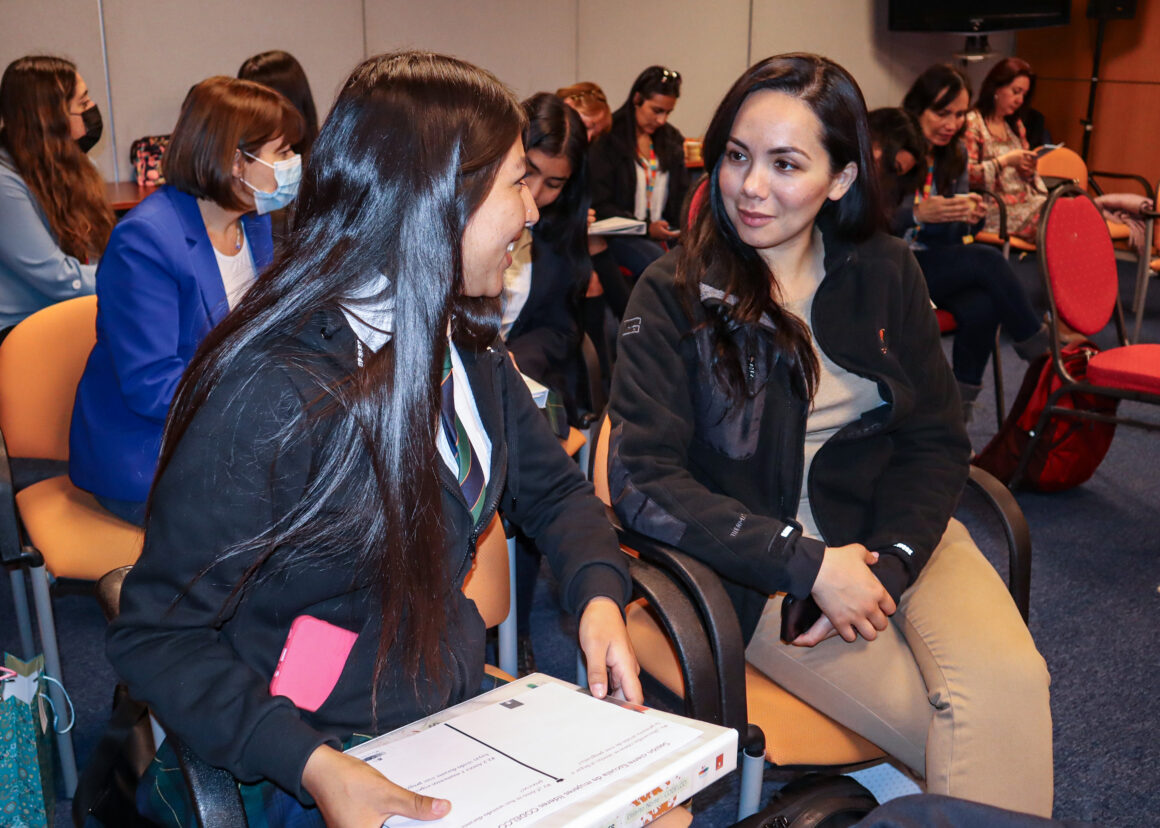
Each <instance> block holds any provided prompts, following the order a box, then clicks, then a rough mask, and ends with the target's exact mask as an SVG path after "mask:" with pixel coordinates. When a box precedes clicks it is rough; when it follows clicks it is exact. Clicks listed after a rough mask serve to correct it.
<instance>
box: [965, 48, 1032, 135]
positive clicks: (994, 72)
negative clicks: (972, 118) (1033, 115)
mask: <svg viewBox="0 0 1160 828" xmlns="http://www.w3.org/2000/svg"><path fill="white" fill-rule="evenodd" d="M1016 78H1027V94H1026V95H1024V96H1023V104H1022V106H1020V107H1019V108H1018V109H1017V110H1015V112H1013V113H1011V114H1010V115H1008V116H1007V118H1006V119H1005V120H1006V121H1007V123H1009V124H1010V125H1011V126H1012V127H1014V126H1015V122H1016V121H1018V120H1019V119H1020V118H1022V117H1023V112H1024V110H1026V109H1027V107H1028V106H1029V105H1030V103H1031V96H1032V95H1033V94H1035V73H1034V72H1032V71H1031V64H1030V63H1028V62H1027V61H1025V60H1023V59H1022V58H1017V57H1009V58H1003V60H1001V61H999V62H998V63H996V64H995V65H994V66H992V67H991V71H990V72H988V73H987V77H985V78H983V85H982V86H981V87H980V88H979V97H978V98H977V99H976V100H975V109H977V110H979V114H980V115H982V116H983V117H984V118H990V117H991V116H992V115H993V114H995V94H996V93H997V92H998V91H999V90H1000V89H1001V88H1003V87H1004V86H1007V85H1008V84H1010V83H1014V82H1015V79H1016Z"/></svg>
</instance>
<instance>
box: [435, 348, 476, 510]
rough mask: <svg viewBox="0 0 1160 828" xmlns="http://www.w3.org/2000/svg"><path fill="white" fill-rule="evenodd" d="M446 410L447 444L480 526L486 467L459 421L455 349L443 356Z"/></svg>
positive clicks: (468, 503)
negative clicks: (453, 374) (453, 365)
mask: <svg viewBox="0 0 1160 828" xmlns="http://www.w3.org/2000/svg"><path fill="white" fill-rule="evenodd" d="M441 389H442V392H443V410H442V411H441V412H440V418H439V419H440V420H441V421H442V423H443V433H444V434H445V435H446V436H447V442H448V443H450V444H451V451H452V453H453V454H454V455H455V460H456V462H457V463H458V464H459V474H458V475H457V476H458V478H459V488H460V489H462V490H463V497H464V498H465V499H466V500H467V505H468V508H470V509H471V519H472V521H474V522H476V523H478V522H479V515H480V513H482V512H483V468H482V467H481V466H480V465H479V459H478V458H477V457H476V456H475V452H474V451H472V450H471V441H470V440H469V439H467V430H466V429H464V427H463V423H462V422H460V420H459V414H457V413H456V411H455V382H454V380H453V379H452V378H451V346H450V345H448V347H447V352H446V353H445V354H444V355H443V382H442V384H441Z"/></svg>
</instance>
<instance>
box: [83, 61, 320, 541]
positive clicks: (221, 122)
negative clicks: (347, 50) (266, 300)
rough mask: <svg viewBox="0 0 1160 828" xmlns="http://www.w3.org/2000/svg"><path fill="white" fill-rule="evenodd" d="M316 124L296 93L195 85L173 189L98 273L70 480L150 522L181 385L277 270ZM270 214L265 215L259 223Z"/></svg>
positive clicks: (150, 205)
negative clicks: (305, 127)
mask: <svg viewBox="0 0 1160 828" xmlns="http://www.w3.org/2000/svg"><path fill="white" fill-rule="evenodd" d="M301 135H302V117H301V116H300V115H299V114H298V112H297V110H295V109H294V107H293V106H291V105H290V102H289V101H287V100H286V98H284V97H283V96H282V95H280V94H278V93H277V92H275V91H273V90H271V89H269V88H268V87H265V86H261V85H260V84H256V83H251V82H250V81H243V80H235V79H233V78H226V77H215V78H209V79H208V80H205V81H202V82H201V83H199V84H197V86H195V87H193V89H191V90H190V92H189V95H188V96H187V97H186V99H185V103H184V104H183V105H182V107H181V114H180V115H179V116H178V119H177V126H175V127H174V129H173V138H172V140H171V141H170V144H169V149H168V150H167V151H166V153H165V158H164V160H163V162H162V163H163V165H164V166H163V170H164V173H165V180H166V182H167V184H166V186H164V187H162V188H160V189H159V190H158V191H157V192H156V193H154V194H153V195H151V196H149V197H148V198H147V199H145V200H144V201H143V202H142V203H141V204H139V205H137V207H135V208H133V209H132V210H131V211H129V213H128V215H126V216H125V218H123V219H122V220H121V221H120V223H119V224H118V225H117V227H116V229H115V230H114V231H113V234H112V236H111V238H110V239H109V245H108V248H107V249H106V251H105V255H104V257H103V258H102V259H101V264H100V268H99V270H98V271H97V344H96V345H95V346H94V347H93V352H92V353H91V354H90V355H89V360H88V363H87V364H86V365H85V372H84V374H83V375H82V376H81V381H80V384H79V385H78V386H77V397H76V405H75V406H74V408H73V419H72V428H71V431H70V434H69V477H70V478H72V482H73V483H75V484H76V485H77V486H79V487H80V488H82V489H85V490H86V491H89V492H92V493H93V495H95V496H96V498H97V501H98V502H99V503H101V505H103V506H104V507H105V508H106V509H108V510H109V511H110V512H112V513H113V514H115V515H117V516H118V517H120V518H123V519H124V520H128V521H130V522H132V523H136V524H140V523H141V522H142V520H143V518H144V513H145V498H146V495H147V494H148V493H149V484H150V483H152V481H153V472H154V469H155V468H156V466H157V455H158V451H159V450H160V447H161V430H162V426H163V425H164V424H165V415H166V413H167V412H168V411H169V403H170V401H171V400H172V399H173V393H174V391H175V390H176V389H177V383H178V382H179V381H180V380H181V375H182V373H183V372H184V371H185V367H186V366H187V365H188V364H189V361H190V359H192V358H193V354H194V352H195V351H196V350H197V347H198V345H199V344H200V343H201V341H202V339H204V338H205V335H206V334H207V333H209V330H210V329H211V328H212V327H213V326H214V325H216V324H217V323H218V322H220V321H221V320H222V319H224V318H225V316H226V314H227V313H229V311H230V310H231V309H232V308H233V307H234V306H235V305H237V303H238V302H239V301H240V300H241V298H242V296H243V295H244V294H245V292H246V290H247V289H249V287H250V285H251V284H252V283H253V282H254V279H255V277H256V275H257V273H258V272H259V271H261V270H262V268H264V267H265V266H266V265H267V264H269V263H270V258H271V254H272V245H273V243H272V239H271V236H270V219H269V218H268V217H267V216H266V214H267V213H269V212H270V211H271V210H276V209H279V208H281V207H284V206H286V204H288V203H289V202H290V201H291V200H293V198H294V196H295V195H296V193H297V192H298V176H299V175H300V173H301V169H302V168H301V157H300V156H299V155H297V154H295V152H294V150H293V149H291V145H292V144H294V143H296V142H297V141H298V140H299V138H300V137H301ZM255 213H257V215H255Z"/></svg>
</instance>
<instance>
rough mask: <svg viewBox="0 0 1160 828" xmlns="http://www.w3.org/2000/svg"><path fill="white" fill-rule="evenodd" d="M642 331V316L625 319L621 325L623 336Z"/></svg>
mask: <svg viewBox="0 0 1160 828" xmlns="http://www.w3.org/2000/svg"><path fill="white" fill-rule="evenodd" d="M635 333H640V317H639V316H634V317H632V319H625V320H624V322H623V323H622V324H621V327H620V335H621V336H631V335H632V334H635Z"/></svg>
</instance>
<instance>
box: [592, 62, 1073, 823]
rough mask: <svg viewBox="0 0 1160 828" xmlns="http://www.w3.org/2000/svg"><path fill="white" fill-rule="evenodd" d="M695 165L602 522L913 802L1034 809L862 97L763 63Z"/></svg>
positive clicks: (622, 360) (736, 92) (647, 321)
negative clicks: (674, 560)
mask: <svg viewBox="0 0 1160 828" xmlns="http://www.w3.org/2000/svg"><path fill="white" fill-rule="evenodd" d="M704 155H705V165H706V170H707V171H708V172H707V175H708V179H709V183H708V198H707V205H706V206H705V207H704V208H702V209H700V210H699V211H698V212H697V214H696V215H695V216H694V217H693V218H692V219H691V220H690V224H689V228H688V230H687V238H686V240H685V241H684V242H683V243H682V245H681V246H680V247H679V248H677V249H676V250H672V251H670V252H669V253H668V254H666V256H665V257H664V258H662V259H661V260H659V261H658V262H656V263H655V264H654V265H653V266H652V267H650V268H649V269H648V270H647V271H646V272H645V274H644V275H643V276H642V277H641V280H640V282H638V284H637V286H636V288H635V290H634V291H633V294H632V297H631V299H630V300H629V306H628V310H627V311H626V314H627V315H628V316H629V317H639V318H636V319H634V320H633V324H632V325H631V326H627V325H626V326H625V327H624V328H622V332H621V336H620V343H619V349H620V353H619V356H618V359H617V365H616V374H615V376H614V377H613V387H612V398H611V401H610V404H609V410H610V417H611V421H612V437H611V440H610V443H609V484H610V489H611V494H612V498H613V503H614V506H615V508H616V510H617V513H618V514H619V516H620V518H621V520H623V521H624V522H625V524H626V525H628V526H630V527H631V528H633V529H634V530H636V531H639V532H641V533H643V534H647V535H649V536H652V537H656V538H659V539H661V540H663V541H665V542H667V543H671V544H674V545H675V546H677V547H678V548H680V549H681V550H682V551H684V552H686V553H688V554H689V555H692V556H694V557H696V558H699V559H701V560H702V561H704V562H705V563H706V564H707V565H709V566H711V567H713V568H714V569H715V570H716V571H717V572H719V573H720V574H721V576H722V578H723V579H724V583H725V588H726V590H728V591H729V592H730V594H731V597H732V599H733V604H734V606H735V607H736V609H737V613H738V618H739V620H740V621H741V626H742V630H743V633H744V635H745V637H746V641H747V644H748V646H747V649H746V658H747V659H748V661H749V662H750V663H752V664H753V665H754V666H755V667H756V668H758V669H760V670H761V671H762V672H764V673H765V674H767V675H768V676H770V677H771V678H772V679H773V680H775V681H777V682H778V683H779V684H781V685H782V686H783V687H785V688H786V689H787V690H789V691H790V692H792V693H794V694H795V695H797V696H799V697H800V698H802V699H803V700H805V701H806V702H808V703H810V704H812V705H813V706H814V707H816V708H818V709H819V710H821V711H823V712H824V713H826V714H827V715H829V716H831V717H832V718H834V719H836V720H837V721H839V722H841V723H842V724H844V725H846V726H847V727H849V728H851V729H853V730H855V731H856V732H858V733H860V734H862V735H863V736H865V737H866V738H868V739H869V740H871V741H872V742H874V743H875V744H877V745H879V746H881V747H882V748H883V749H884V750H886V751H887V752H888V753H889V754H891V755H892V756H894V757H896V758H897V759H899V760H901V761H903V762H905V763H906V764H907V765H908V766H909V767H910V768H911V769H912V770H913V771H915V772H916V773H918V774H920V775H922V776H923V777H924V778H925V783H926V789H927V791H929V792H931V793H940V794H949V795H952V796H958V797H962V798H965V799H972V800H976V801H980V802H985V803H989V804H994V805H1000V806H1002V807H1006V808H1011V809H1015V810H1021V811H1028V812H1031V813H1036V814H1040V815H1044V816H1049V815H1050V814H1051V804H1052V750H1051V712H1050V708H1049V706H1048V690H1047V688H1048V674H1047V669H1046V666H1045V664H1044V662H1043V659H1042V657H1041V656H1040V655H1039V654H1038V652H1036V649H1035V645H1034V642H1033V641H1032V640H1031V636H1030V634H1029V633H1028V631H1027V627H1026V626H1025V625H1024V623H1023V620H1022V618H1021V617H1020V615H1019V611H1018V609H1017V608H1016V607H1015V603H1014V602H1013V601H1012V600H1011V596H1010V595H1009V594H1008V593H1007V590H1006V588H1005V587H1004V585H1003V582H1002V580H1000V578H999V577H998V575H997V574H996V573H995V570H994V569H993V568H992V567H991V565H990V564H989V563H988V562H987V560H986V559H985V558H984V557H983V555H982V554H981V553H980V552H979V550H978V549H977V548H976V546H975V544H974V542H973V541H972V540H971V538H970V535H969V534H968V533H967V531H966V529H965V528H964V527H963V526H962V524H960V523H958V522H957V521H955V520H953V519H952V517H951V515H952V513H953V512H954V509H955V507H956V505H957V503H958V500H959V496H960V494H961V492H962V488H963V484H964V482H965V481H966V478H967V456H968V453H969V448H970V446H969V444H968V442H967V437H966V433H965V431H964V429H963V424H962V419H961V416H960V411H959V396H958V393H957V390H956V388H955V382H954V378H953V376H952V375H951V372H950V370H949V368H948V366H947V364H946V360H945V359H944V358H943V355H942V350H941V348H940V347H939V341H938V336H939V334H938V326H937V325H936V324H935V319H934V314H933V313H931V309H930V298H929V296H928V294H927V292H926V287H925V285H924V283H923V278H922V274H921V272H920V271H919V268H918V265H917V264H916V262H915V261H914V257H913V256H912V255H911V253H910V251H909V250H908V249H907V247H906V245H905V244H903V243H902V242H901V241H900V240H898V239H895V238H892V237H890V236H888V235H886V234H885V233H882V232H881V231H880V230H879V225H880V223H881V210H880V204H881V202H880V200H879V194H878V186H877V176H876V175H875V174H874V161H873V151H872V148H871V144H870V136H869V131H868V128H867V123H866V109H865V104H864V103H863V99H862V94H861V91H860V90H859V89H858V86H857V84H856V83H855V82H854V80H853V78H851V77H850V75H849V74H848V73H847V72H846V71H845V70H844V69H842V68H841V67H840V66H838V65H837V64H835V63H833V62H831V61H829V60H827V59H825V58H821V57H818V56H817V55H808V54H791V55H781V56H778V57H773V58H768V59H766V60H764V61H762V62H760V63H758V64H756V65H755V66H753V67H752V68H750V69H749V70H747V71H746V72H745V73H744V74H743V75H742V76H741V78H739V79H738V81H737V82H736V83H735V84H734V85H733V87H732V88H731V89H730V90H729V92H728V93H727V94H726V96H725V98H724V100H723V101H722V102H721V104H720V106H719V107H718V108H717V112H716V114H715V115H714V116H713V120H712V122H711V123H710V125H709V129H708V131H707V132H706V135H705V151H704ZM791 599H792V600H791ZM996 659H998V660H1000V661H1001V664H998V663H996ZM1010 745H1018V746H1019V749H1018V750H1010V749H1009V746H1010Z"/></svg>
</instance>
